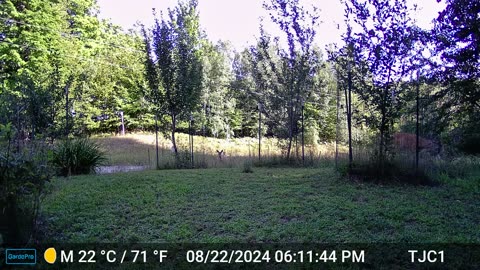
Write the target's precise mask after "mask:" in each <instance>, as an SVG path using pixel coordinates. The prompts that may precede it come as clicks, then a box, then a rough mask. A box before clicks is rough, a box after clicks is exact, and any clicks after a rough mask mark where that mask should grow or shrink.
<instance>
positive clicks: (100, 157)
mask: <svg viewBox="0 0 480 270" xmlns="http://www.w3.org/2000/svg"><path fill="white" fill-rule="evenodd" d="M105 161H106V158H105V154H104V153H103V152H102V151H101V150H100V148H99V145H97V144H96V143H94V142H93V141H91V140H89V139H84V138H80V139H67V140H64V141H62V142H60V143H59V144H58V145H56V147H55V149H54V151H53V157H52V163H53V165H54V166H55V167H57V168H58V170H59V174H60V175H62V176H69V175H72V174H89V173H91V172H95V169H96V168H97V167H98V166H100V165H102V164H103V163H104V162H105Z"/></svg>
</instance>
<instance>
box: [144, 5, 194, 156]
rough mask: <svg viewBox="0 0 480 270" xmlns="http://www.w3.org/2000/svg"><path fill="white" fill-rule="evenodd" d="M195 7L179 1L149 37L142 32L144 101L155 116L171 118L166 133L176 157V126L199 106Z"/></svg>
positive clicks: (159, 21) (156, 24)
mask: <svg viewBox="0 0 480 270" xmlns="http://www.w3.org/2000/svg"><path fill="white" fill-rule="evenodd" d="M197 5H198V1H197V0H188V1H180V2H179V3H178V5H177V6H176V7H175V8H174V9H173V10H170V9H169V18H168V19H164V18H163V17H162V18H161V19H160V20H159V19H158V18H155V20H156V23H155V26H154V28H153V29H152V31H151V34H149V33H147V30H146V29H145V28H142V32H143V36H144V45H145V51H146V55H145V59H146V62H145V67H146V73H147V75H146V76H147V80H148V84H149V87H150V89H149V91H148V92H147V98H148V99H149V100H150V101H151V102H152V103H153V104H154V106H155V108H156V109H155V113H157V114H160V116H163V115H166V114H167V115H169V116H170V117H171V126H170V130H171V132H172V143H173V148H174V151H175V153H176V154H177V153H178V149H177V144H176V140H175V132H176V129H177V122H178V121H179V120H182V119H183V120H187V121H188V120H189V118H190V116H191V114H192V113H193V112H194V111H195V109H197V106H198V105H199V100H200V95H201V89H202V80H203V78H202V77H203V66H202V59H201V54H202V51H201V49H200V46H201V44H200V28H199V15H198V10H197ZM154 56H155V57H154Z"/></svg>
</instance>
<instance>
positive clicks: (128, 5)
mask: <svg viewBox="0 0 480 270" xmlns="http://www.w3.org/2000/svg"><path fill="white" fill-rule="evenodd" d="M97 1H98V5H99V7H100V17H101V18H103V19H110V20H111V21H112V22H113V23H114V24H117V25H120V26H122V27H123V28H124V29H130V28H133V25H134V24H135V23H137V22H140V23H142V24H144V25H145V26H147V27H150V26H151V25H153V21H154V19H153V15H152V8H155V9H156V10H157V13H160V11H163V12H164V13H165V14H166V11H167V8H168V7H174V6H175V4H176V3H177V0H97ZM262 2H263V1H262V0H199V7H198V8H199V13H200V25H201V28H202V29H203V30H205V32H206V34H207V36H208V38H209V39H210V40H212V41H214V42H216V41H218V40H220V39H221V40H229V41H230V42H231V43H232V44H233V46H234V47H235V48H236V49H237V50H240V49H242V48H243V47H245V46H247V45H252V44H254V43H255V40H256V39H255V38H256V37H258V36H259V23H260V18H261V17H263V18H264V22H265V30H266V31H267V32H268V33H271V34H274V35H281V33H280V32H279V30H278V27H277V26H276V25H274V24H273V23H271V21H270V18H269V16H268V13H267V12H266V11H265V10H264V9H263V8H262ZM301 3H305V4H306V5H311V4H313V5H315V6H317V7H318V8H319V9H320V21H322V23H321V24H320V25H319V27H318V29H317V39H316V40H315V41H316V43H317V44H318V45H319V46H320V47H321V48H325V46H326V45H328V44H331V43H338V44H340V43H341V34H342V32H343V31H344V29H345V28H344V27H343V26H344V23H343V20H344V19H343V14H344V11H343V5H342V4H341V3H340V0H301ZM407 3H408V4H409V5H413V4H417V5H418V7H419V11H417V13H416V14H413V17H414V18H415V19H416V20H417V24H418V25H419V26H420V27H422V28H429V27H430V26H431V21H432V20H433V19H434V18H436V17H437V15H438V12H439V11H441V10H443V8H444V7H445V4H444V3H437V0H409V1H408V2H407ZM338 26H340V29H338Z"/></svg>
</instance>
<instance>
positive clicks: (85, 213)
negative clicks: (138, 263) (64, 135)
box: [42, 168, 480, 243]
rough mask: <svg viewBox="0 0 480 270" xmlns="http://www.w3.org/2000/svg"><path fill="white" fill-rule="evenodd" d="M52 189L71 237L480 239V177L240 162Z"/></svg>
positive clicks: (57, 230) (64, 237)
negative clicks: (388, 181)
mask: <svg viewBox="0 0 480 270" xmlns="http://www.w3.org/2000/svg"><path fill="white" fill-rule="evenodd" d="M48 190H49V193H48V195H47V196H46V198H45V200H44V201H43V205H42V215H43V218H44V220H45V223H46V224H47V228H46V231H47V235H48V237H53V239H55V240H56V241H61V242H75V243H78V242H127V243H128V242H142V243H147V242H155V243H158V242H190V243H192V242H199V243H207V242H335V243H338V242H357V243H359V242H362V243H367V242H416V243H429V242H436V243H437V242H442V243H450V242H456V243H480V210H479V209H480V188H479V182H478V181H477V182H476V183H473V184H472V183H470V184H465V183H462V181H459V182H456V183H452V182H450V183H442V185H440V186H437V187H414V186H400V185H386V186H379V185H374V184H365V183H351V182H348V181H347V180H343V179H339V178H338V177H337V176H336V174H335V173H334V172H333V170H332V169H331V168H318V169H288V168H271V169H266V168H254V173H250V174H248V173H242V172H241V170H240V169H236V168H232V169H205V170H164V171H146V172H131V173H120V174H114V175H89V176H77V177H72V178H71V179H66V178H57V179H55V180H54V181H53V182H52V183H51V184H50V185H49V188H48ZM50 239H52V238H50Z"/></svg>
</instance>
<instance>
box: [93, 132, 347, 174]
mask: <svg viewBox="0 0 480 270" xmlns="http://www.w3.org/2000/svg"><path fill="white" fill-rule="evenodd" d="M176 138H177V148H178V150H179V155H178V158H177V159H176V158H175V155H174V153H173V151H172V143H171V141H170V139H169V138H165V137H163V136H160V135H159V138H158V140H159V141H158V144H159V164H158V165H159V167H160V168H175V167H178V166H179V163H180V167H189V166H190V154H189V146H188V145H189V138H188V135H187V134H182V133H178V134H176ZM92 139H93V140H94V141H96V142H97V143H98V144H99V145H101V147H102V149H103V150H104V151H105V152H106V154H107V158H108V164H109V165H137V166H138V165H140V166H148V167H151V168H155V167H156V150H155V134H151V133H135V134H127V135H125V136H95V137H94V138H92ZM193 142H194V167H196V168H217V167H243V166H244V164H245V163H246V162H254V163H255V165H257V166H258V165H276V164H278V165H281V164H283V163H285V155H286V152H285V149H286V147H285V146H286V142H285V141H283V140H279V139H276V138H263V139H262V145H261V159H260V160H259V157H258V138H233V139H229V140H227V139H217V138H209V137H202V136H194V138H193ZM222 150H223V153H224V155H221V156H219V154H218V152H217V151H222ZM345 151H346V148H345V147H340V154H341V155H344V154H345ZM291 156H292V159H291V160H290V161H288V162H289V163H292V162H293V163H296V164H298V163H303V162H302V148H301V143H300V142H299V141H298V142H297V143H296V144H294V147H293V149H292V154H291ZM334 158H335V144H334V143H325V144H317V145H306V146H305V163H306V164H307V165H315V164H318V163H324V162H326V161H328V162H334Z"/></svg>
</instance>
